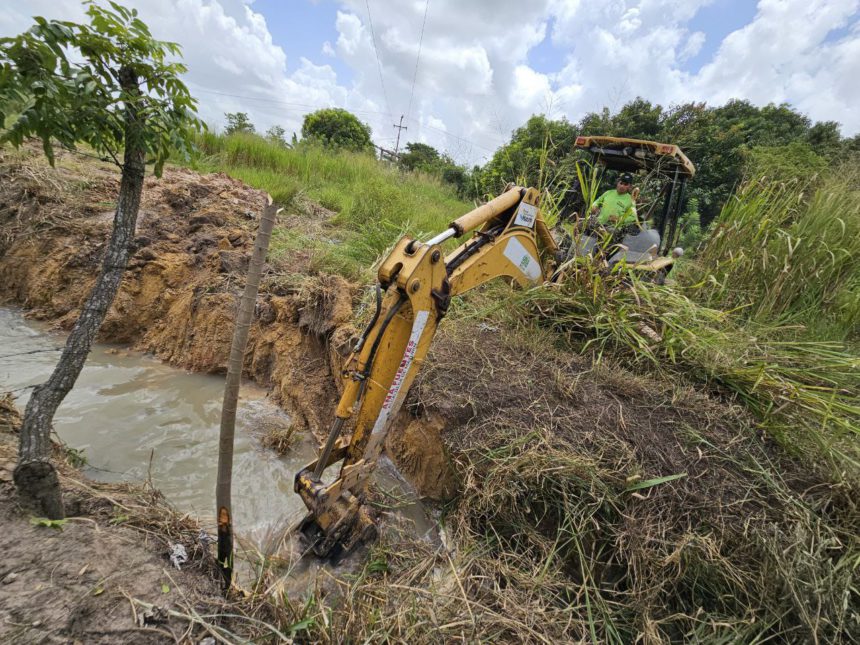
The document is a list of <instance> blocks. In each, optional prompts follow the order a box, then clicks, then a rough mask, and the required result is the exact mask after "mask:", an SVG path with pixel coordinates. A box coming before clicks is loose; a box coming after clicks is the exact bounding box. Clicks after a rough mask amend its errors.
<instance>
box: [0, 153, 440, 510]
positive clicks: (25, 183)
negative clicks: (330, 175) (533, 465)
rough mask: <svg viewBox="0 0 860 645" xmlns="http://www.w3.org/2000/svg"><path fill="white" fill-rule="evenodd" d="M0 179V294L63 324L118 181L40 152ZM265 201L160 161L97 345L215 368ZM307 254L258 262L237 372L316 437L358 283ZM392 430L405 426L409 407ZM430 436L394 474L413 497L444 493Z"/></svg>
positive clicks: (87, 276)
mask: <svg viewBox="0 0 860 645" xmlns="http://www.w3.org/2000/svg"><path fill="white" fill-rule="evenodd" d="M0 178H2V183H1V184H0V185H2V187H0V229H2V231H3V232H4V235H3V237H2V238H0V302H5V303H10V304H17V305H20V306H23V307H24V308H25V309H26V310H27V311H28V313H29V315H30V316H32V317H34V318H37V319H40V320H46V321H52V322H54V323H55V324H56V325H57V326H58V327H60V328H63V329H66V328H69V327H70V326H71V325H72V324H73V323H74V321H75V320H76V318H77V316H78V314H79V308H80V306H81V304H82V303H83V301H84V299H85V297H86V295H87V293H88V292H89V289H90V288H91V286H92V284H93V282H94V280H95V277H96V275H97V273H98V271H99V267H100V263H101V258H102V254H103V251H104V247H105V243H106V240H107V238H108V235H109V232H110V226H111V219H112V213H113V211H112V206H113V204H112V201H111V200H113V199H114V198H115V195H116V189H117V184H118V178H117V176H116V174H115V172H113V169H112V168H110V167H101V166H99V165H97V164H92V163H87V164H83V165H78V164H77V162H76V160H75V159H70V158H69V157H68V156H66V157H65V158H64V159H63V162H61V164H60V167H59V169H58V170H56V171H53V170H51V169H49V168H47V167H46V166H44V165H43V164H42V163H41V162H40V160H38V158H33V159H28V160H25V161H24V162H23V163H21V162H20V160H15V161H10V160H8V159H7V160H6V161H5V162H4V163H3V167H2V170H0ZM264 201H265V195H264V194H263V193H262V192H260V191H257V190H254V189H252V188H249V187H248V186H246V185H244V184H242V183H241V182H239V181H236V180H234V179H231V178H230V177H227V176H226V175H222V174H215V175H206V176H201V175H199V174H197V173H194V172H191V171H188V170H183V169H172V168H168V169H167V170H166V171H165V173H164V177H163V178H162V179H160V180H158V179H155V178H153V177H150V178H148V179H147V180H146V185H145V188H144V195H143V202H142V206H141V214H140V218H139V223H138V231H137V236H136V237H135V239H134V245H135V248H134V254H133V255H132V257H131V260H130V262H129V268H128V271H127V274H126V276H125V278H124V280H123V282H122V286H121V287H120V291H119V293H118V295H117V297H116V300H115V301H114V304H113V306H112V307H111V309H110V312H109V313H108V316H107V318H106V320H105V323H104V324H103V326H102V329H101V332H100V336H99V339H100V340H101V341H103V342H111V343H122V344H126V345H130V346H132V347H134V348H135V349H138V350H142V351H146V352H150V353H152V354H154V355H155V356H157V357H158V358H160V359H162V360H164V361H166V362H168V363H170V364H172V365H175V366H178V367H182V368H185V369H190V370H194V371H201V372H221V371H224V370H225V368H226V360H227V356H228V354H229V349H230V341H231V338H232V333H233V315H234V309H235V303H236V299H237V294H238V293H239V291H240V290H241V288H242V286H243V285H244V272H245V269H246V268H247V262H248V258H249V256H250V251H251V248H252V245H253V236H254V234H255V231H256V226H257V222H256V219H257V218H258V217H259V214H260V212H261V209H262V206H263V204H264ZM330 216H331V213H330V212H328V211H326V210H325V209H322V208H320V207H318V206H316V205H313V204H310V203H298V204H296V205H292V206H291V207H290V209H289V211H288V212H287V213H285V214H284V215H283V216H282V217H281V222H280V224H281V225H282V226H287V227H289V226H296V227H301V228H302V230H303V231H307V230H308V229H311V228H314V227H320V226H323V225H324V224H325V221H326V220H327V219H328V218H329V217H330ZM308 259H309V258H308V257H307V255H305V254H303V253H302V252H295V253H291V254H290V256H289V257H285V258H283V260H280V261H276V262H272V263H270V265H269V270H268V272H267V275H266V278H265V279H264V283H263V285H262V288H261V292H260V297H259V300H258V306H257V311H256V319H255V321H254V324H253V326H252V329H251V333H250V337H249V341H248V349H247V352H246V361H245V374H246V376H247V377H248V378H251V379H253V380H254V381H256V382H257V383H259V384H260V385H262V386H264V387H268V388H270V389H271V392H272V396H273V398H274V399H275V400H276V402H278V403H279V404H281V405H282V406H283V407H284V408H286V409H287V411H288V412H289V413H290V415H291V416H292V418H293V420H294V423H295V424H297V426H299V429H303V428H309V429H310V430H311V431H312V432H314V433H315V434H316V435H317V436H321V434H322V433H323V432H325V431H326V430H327V428H328V425H329V423H330V419H331V414H332V412H333V409H334V405H335V404H336V402H337V398H338V394H339V392H338V387H339V385H340V383H339V378H337V375H338V374H339V372H340V366H341V362H342V359H343V355H344V353H345V348H346V346H347V344H348V341H349V339H350V338H351V337H352V336H353V334H354V333H355V329H354V327H353V326H352V317H353V316H352V313H353V304H354V302H355V300H356V298H357V297H358V296H359V288H358V287H357V286H356V285H352V284H350V283H348V282H347V281H346V280H344V279H342V278H340V277H337V276H309V275H307V271H308V267H307V262H308ZM397 425H398V426H399V427H402V428H408V429H409V430H408V432H409V433H414V432H416V431H417V428H416V426H415V423H414V419H410V418H408V415H407V414H403V415H401V418H400V419H399V420H398V421H397ZM438 430H439V424H438V422H435V423H430V424H426V425H425V426H424V427H422V429H421V431H422V432H423V433H425V434H426V433H427V432H430V433H433V435H434V437H433V440H431V441H430V442H428V443H427V444H426V446H427V449H426V451H427V453H428V454H427V455H426V457H427V459H425V460H422V461H421V462H420V464H419V463H417V462H414V461H413V462H410V463H413V467H412V468H411V469H410V468H407V469H406V470H407V472H406V474H407V475H411V476H412V479H413V480H415V483H416V485H417V487H418V488H419V490H420V491H421V492H422V493H423V494H425V495H429V496H431V497H436V498H440V497H444V496H445V495H447V494H448V493H450V491H451V488H452V487H451V483H450V481H449V479H448V477H449V471H448V470H447V469H446V467H445V464H446V459H445V457H444V454H443V453H442V452H441V442H440V441H439V440H438ZM394 448H395V449H394V450H392V452H393V453H394V454H395V455H397V454H398V450H397V449H396V446H394ZM410 470H411V472H409V471H410ZM440 473H441V475H440Z"/></svg>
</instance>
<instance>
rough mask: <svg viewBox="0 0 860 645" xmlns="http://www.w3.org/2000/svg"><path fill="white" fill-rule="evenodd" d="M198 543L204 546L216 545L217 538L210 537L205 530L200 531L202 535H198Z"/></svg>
mask: <svg viewBox="0 0 860 645" xmlns="http://www.w3.org/2000/svg"><path fill="white" fill-rule="evenodd" d="M197 541H198V542H200V544H202V545H203V546H209V545H210V544H215V538H214V537H212V536H211V535H209V534H208V533H207V532H206V531H204V530H203V529H200V533H198V534H197Z"/></svg>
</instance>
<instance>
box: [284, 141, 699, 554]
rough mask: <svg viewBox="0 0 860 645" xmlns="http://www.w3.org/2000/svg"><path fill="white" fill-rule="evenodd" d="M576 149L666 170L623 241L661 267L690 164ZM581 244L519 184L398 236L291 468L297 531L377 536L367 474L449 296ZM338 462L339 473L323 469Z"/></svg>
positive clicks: (319, 548)
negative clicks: (422, 231) (442, 224)
mask: <svg viewBox="0 0 860 645" xmlns="http://www.w3.org/2000/svg"><path fill="white" fill-rule="evenodd" d="M577 147H579V148H580V149H583V150H588V151H590V152H591V153H592V155H594V156H595V157H596V159H595V161H596V162H597V163H600V164H601V165H603V166H605V167H606V168H609V169H613V170H614V169H619V170H624V171H634V172H635V171H637V170H645V171H649V172H657V174H659V175H661V176H663V175H665V176H667V177H668V179H669V182H670V183H669V184H668V186H669V187H668V188H667V187H664V188H662V189H661V190H660V196H663V197H665V205H664V209H663V213H662V216H661V217H660V220H659V233H658V232H654V231H651V230H643V232H642V233H641V234H639V236H638V237H641V238H643V239H644V242H642V243H640V244H639V245H638V246H637V245H636V244H634V242H636V239H638V238H636V236H633V235H628V236H626V237H625V239H624V244H625V246H624V247H623V249H624V254H626V255H627V256H628V257H627V259H628V260H629V262H631V263H632V265H634V268H639V267H640V265H641V267H642V269H643V270H650V271H663V272H665V271H667V270H668V267H669V266H670V265H671V262H672V259H670V258H660V257H658V256H657V253H658V251H659V250H660V248H661V243H660V242H661V237H665V238H666V240H665V246H666V247H668V245H669V244H670V243H673V241H674V237H675V227H676V223H677V218H678V215H679V213H680V211H681V201H682V197H683V187H684V181H686V179H687V178H688V177H692V175H693V173H694V172H695V170H694V168H693V165H692V163H690V162H689V160H688V159H687V158H686V157H685V156H684V155H683V153H681V151H680V150H679V149H678V148H677V147H676V146H669V145H667V144H659V143H654V142H649V141H638V140H634V139H610V138H605V137H604V138H597V137H592V138H580V139H578V140H577ZM678 184H680V187H678ZM655 205H656V200H655ZM654 207H655V206H652V207H651V210H653V209H654ZM649 214H650V213H649ZM467 233H471V234H472V235H471V236H470V237H469V239H468V240H467V241H466V242H465V243H463V244H462V245H460V246H459V247H457V248H456V249H455V250H454V251H452V252H450V253H448V254H447V255H445V254H443V251H442V244H443V243H445V242H446V241H447V240H449V239H451V238H460V237H463V236H464V235H466V234H467ZM664 234H665V235H664ZM583 237H585V236H583ZM631 240H632V241H631ZM639 246H641V247H642V248H641V249H640V248H639ZM664 252H665V251H664ZM580 253H581V251H579V250H578V249H575V250H574V251H570V250H568V251H567V252H560V251H559V248H558V245H557V244H556V241H555V239H554V238H553V236H552V234H551V233H550V231H549V229H548V227H547V224H546V222H545V220H544V218H543V216H542V214H541V210H540V193H539V192H538V191H537V190H536V189H534V188H520V187H516V186H515V187H510V188H509V189H508V190H506V191H504V192H503V193H502V194H501V195H499V196H498V197H496V198H495V199H493V200H492V201H490V202H488V203H486V204H484V205H482V206H480V207H478V208H476V209H474V210H472V211H470V212H469V213H466V214H465V215H463V216H462V217H460V218H458V219H456V220H454V221H453V222H451V224H450V225H449V227H448V229H447V230H445V231H444V232H443V233H440V234H439V235H437V236H436V237H434V238H432V239H430V240H427V241H426V242H421V241H419V240H416V239H412V238H410V237H404V238H403V239H401V240H400V241H399V242H398V243H397V245H396V246H395V247H394V249H393V250H392V251H391V253H390V254H389V255H388V257H387V258H385V260H384V261H383V262H382V264H381V265H380V267H379V271H378V284H377V289H376V311H375V314H374V316H373V318H372V320H371V321H370V324H369V325H368V326H367V328H366V329H365V330H364V333H363V334H362V335H361V336H360V338H359V341H358V343H357V345H356V347H355V349H354V350H353V352H352V354H351V355H350V356H349V358H348V359H347V362H346V365H345V368H344V370H343V374H342V376H343V378H344V380H345V388H344V391H343V395H342V396H341V399H340V403H339V404H338V406H337V411H336V413H335V419H334V422H333V424H332V426H331V430H330V432H329V435H328V439H327V441H326V443H325V445H324V446H323V448H322V450H321V452H320V456H319V458H318V459H317V460H316V461H313V462H311V463H310V464H308V465H307V466H305V467H304V468H303V469H302V470H301V471H300V472H299V473H298V474H297V475H296V478H295V485H294V488H295V491H296V492H297V493H298V494H299V495H300V496H301V498H302V500H303V501H304V503H305V506H307V508H308V510H309V514H308V515H307V517H305V519H304V520H303V521H302V523H301V524H300V525H299V529H300V531H301V533H302V534H303V535H304V537H305V539H306V540H307V542H308V544H309V549H310V550H312V551H313V552H314V553H316V554H317V555H318V556H320V557H323V558H331V559H334V560H337V559H339V558H340V557H342V556H343V555H345V554H347V553H349V552H350V551H352V550H353V549H354V548H355V547H356V546H358V545H359V544H361V543H362V542H365V541H368V540H372V539H374V537H375V536H376V533H377V530H376V524H375V522H374V518H373V517H372V513H371V511H370V510H369V509H368V507H367V506H366V504H365V499H366V494H367V485H368V481H369V478H370V475H371V474H372V473H373V470H374V469H375V468H376V465H377V462H378V459H379V456H380V454H381V452H382V448H383V445H384V444H385V438H386V435H387V434H388V431H389V428H390V425H391V422H392V421H393V419H394V417H395V416H396V414H397V412H398V411H399V410H400V408H401V406H402V405H403V401H404V399H405V398H406V394H407V393H408V391H409V388H410V386H411V385H412V382H413V380H414V379H415V376H416V374H417V373H418V371H419V370H420V369H421V365H422V363H423V362H424V359H425V357H426V356H427V351H428V350H429V348H430V342H431V341H432V339H433V336H434V335H435V333H436V329H437V327H438V325H439V322H440V321H441V320H442V318H443V317H444V315H445V313H446V311H447V310H448V305H449V303H450V301H451V298H452V297H454V296H459V295H462V294H463V293H465V292H467V291H469V290H470V289H474V288H475V287H478V286H480V285H482V284H484V283H486V282H488V281H490V280H493V279H495V278H500V277H504V278H507V279H509V280H511V281H513V282H516V283H518V284H519V285H522V286H530V285H535V284H541V283H543V282H545V281H548V280H549V281H555V280H558V279H562V278H561V277H562V276H563V275H564V272H565V266H566V265H568V264H570V263H571V262H573V261H574V260H573V259H571V257H570V256H571V255H574V256H576V255H579V254H580ZM610 260H612V258H610ZM559 262H560V263H561V265H560V266H557V263H559ZM338 464H339V465H340V471H339V473H338V474H337V476H336V477H333V478H332V476H331V475H327V473H326V470H327V469H329V468H332V467H336V466H337V465H338Z"/></svg>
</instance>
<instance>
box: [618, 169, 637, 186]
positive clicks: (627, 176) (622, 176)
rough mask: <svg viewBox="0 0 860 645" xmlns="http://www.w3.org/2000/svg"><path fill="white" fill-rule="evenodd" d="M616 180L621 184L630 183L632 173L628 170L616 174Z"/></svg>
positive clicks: (631, 181)
mask: <svg viewBox="0 0 860 645" xmlns="http://www.w3.org/2000/svg"><path fill="white" fill-rule="evenodd" d="M618 181H619V182H621V183H622V184H632V183H633V175H631V174H630V173H629V172H625V173H621V174H620V175H618Z"/></svg>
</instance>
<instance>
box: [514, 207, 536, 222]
mask: <svg viewBox="0 0 860 645" xmlns="http://www.w3.org/2000/svg"><path fill="white" fill-rule="evenodd" d="M537 214H538V209H537V206H532V205H531V204H526V203H525V202H521V203H520V209H519V210H518V211H517V218H516V219H515V220H514V226H528V227H529V228H531V227H532V226H534V224H535V220H536V219H537Z"/></svg>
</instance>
